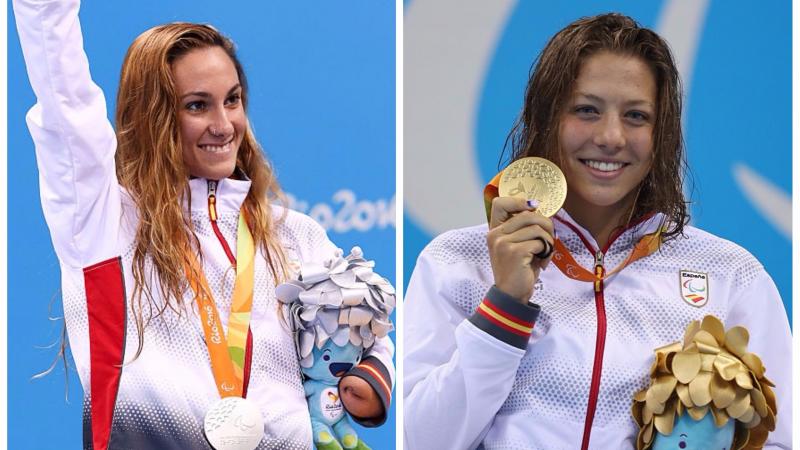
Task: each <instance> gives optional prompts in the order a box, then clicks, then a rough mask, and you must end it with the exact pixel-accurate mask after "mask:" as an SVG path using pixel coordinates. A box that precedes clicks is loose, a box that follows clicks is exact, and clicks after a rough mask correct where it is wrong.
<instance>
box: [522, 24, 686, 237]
mask: <svg viewBox="0 0 800 450" xmlns="http://www.w3.org/2000/svg"><path fill="white" fill-rule="evenodd" d="M601 51H609V52H612V53H617V54H621V55H627V56H635V57H638V58H640V59H641V60H642V61H644V62H645V63H646V64H648V66H649V67H650V68H651V69H652V71H653V74H654V75H655V79H656V86H657V89H658V93H657V98H656V117H655V128H654V130H653V142H654V146H653V163H652V167H651V169H650V172H649V173H648V174H647V176H646V177H645V179H644V180H643V181H642V184H641V186H640V191H639V195H638V198H637V201H636V204H635V205H634V206H633V208H634V209H633V211H631V214H630V215H629V217H630V219H629V222H631V223H633V222H636V221H637V220H638V219H640V218H642V217H644V216H645V215H647V214H648V213H651V212H662V213H664V214H665V215H666V216H667V219H668V222H669V224H668V230H667V231H666V232H665V233H664V234H663V236H664V237H665V238H670V237H674V236H676V235H678V234H680V233H682V232H683V226H684V225H685V224H686V223H687V222H688V220H689V215H688V212H687V208H686V205H687V201H686V200H685V198H684V196H683V178H684V174H687V173H688V166H687V164H686V159H685V156H684V143H683V133H682V130H681V96H682V90H681V82H680V78H679V76H678V69H677V67H676V66H675V61H674V60H673V57H672V53H671V52H670V49H669V46H668V45H667V43H666V42H665V41H664V40H663V39H662V38H661V37H660V36H659V35H658V34H656V33H655V32H654V31H652V30H649V29H647V28H643V27H641V26H640V25H639V24H638V23H636V21H634V20H633V19H631V18H630V17H627V16H624V15H621V14H603V15H599V16H595V17H585V18H582V19H579V20H576V21H575V22H572V23H571V24H569V25H567V26H566V27H565V28H564V29H562V30H561V31H559V32H558V33H556V35H555V36H553V37H552V38H551V39H550V41H549V42H548V43H547V45H546V46H545V48H544V50H542V53H541V54H540V55H539V57H538V58H537V60H536V61H535V62H534V67H533V68H532V70H531V74H530V77H529V79H528V85H527V88H526V90H525V105H524V106H523V109H522V112H521V114H520V116H519V117H518V118H517V120H516V123H515V124H514V127H513V128H512V130H511V132H510V133H509V135H508V138H507V140H506V146H508V145H509V144H510V146H511V159H512V161H515V160H517V159H519V158H522V157H526V156H539V157H544V158H547V159H549V160H550V161H553V162H554V163H556V164H559V162H560V143H559V136H558V135H559V133H558V129H559V122H560V119H561V117H562V114H563V108H564V105H565V104H566V103H567V100H568V99H569V98H570V96H571V95H572V91H573V88H574V85H575V80H576V79H577V77H578V73H579V71H580V69H581V64H582V63H583V61H584V60H585V59H586V58H587V57H589V56H591V55H593V54H596V53H598V52H601Z"/></svg>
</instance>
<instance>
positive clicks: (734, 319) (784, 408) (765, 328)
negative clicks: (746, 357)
mask: <svg viewBox="0 0 800 450" xmlns="http://www.w3.org/2000/svg"><path fill="white" fill-rule="evenodd" d="M737 325H741V326H743V327H745V328H747V331H748V332H749V334H750V342H749V345H748V351H750V352H753V353H755V354H756V355H758V356H759V357H760V358H761V360H762V362H763V363H764V367H765V368H766V372H765V373H764V375H765V376H766V377H767V378H769V379H770V380H771V381H772V382H773V383H775V398H776V402H777V406H778V411H777V414H776V417H775V419H776V426H775V431H773V432H771V433H770V434H769V437H768V439H767V442H766V444H765V445H764V449H765V450H766V449H790V448H792V335H791V331H790V330H789V322H788V318H787V315H786V310H785V309H784V307H783V302H782V301H781V297H780V294H779V293H778V289H777V288H776V287H775V283H773V281H772V278H770V276H769V275H768V274H767V273H766V272H765V271H764V270H763V269H762V270H761V271H760V273H759V274H758V275H757V276H756V278H755V279H754V280H753V281H752V282H751V283H750V284H749V285H748V286H746V287H745V288H744V289H742V290H741V291H740V292H739V295H738V296H737V297H736V298H735V299H734V301H733V302H732V307H731V310H730V311H729V312H728V323H726V324H725V327H726V329H727V328H730V327H734V326H737Z"/></svg>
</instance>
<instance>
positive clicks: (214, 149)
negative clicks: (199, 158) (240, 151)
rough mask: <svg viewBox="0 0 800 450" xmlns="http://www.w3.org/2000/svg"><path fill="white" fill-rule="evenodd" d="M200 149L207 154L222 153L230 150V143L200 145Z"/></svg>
mask: <svg viewBox="0 0 800 450" xmlns="http://www.w3.org/2000/svg"><path fill="white" fill-rule="evenodd" d="M200 148H202V149H203V150H205V151H207V152H209V153H223V152H227V151H228V150H230V148H231V143H230V142H228V143H227V144H225V145H201V146H200Z"/></svg>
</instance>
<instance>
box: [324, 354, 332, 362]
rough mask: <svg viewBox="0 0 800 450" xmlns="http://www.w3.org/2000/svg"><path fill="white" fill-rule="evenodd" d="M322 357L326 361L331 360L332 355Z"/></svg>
mask: <svg viewBox="0 0 800 450" xmlns="http://www.w3.org/2000/svg"><path fill="white" fill-rule="evenodd" d="M322 359H324V360H325V361H330V360H331V355H328V354H325V355H322Z"/></svg>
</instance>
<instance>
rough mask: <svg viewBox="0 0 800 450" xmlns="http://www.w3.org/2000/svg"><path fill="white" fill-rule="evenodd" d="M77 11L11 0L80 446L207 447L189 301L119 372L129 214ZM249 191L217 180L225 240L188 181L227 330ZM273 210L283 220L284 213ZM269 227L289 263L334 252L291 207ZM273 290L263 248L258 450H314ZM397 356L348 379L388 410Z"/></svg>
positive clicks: (257, 313) (252, 385) (209, 381)
mask: <svg viewBox="0 0 800 450" xmlns="http://www.w3.org/2000/svg"><path fill="white" fill-rule="evenodd" d="M78 9H79V2H78V1H77V0H71V1H70V0H53V1H32V0H31V1H28V0H15V1H14V13H15V16H16V21H17V27H18V31H19V35H20V42H21V44H22V48H23V53H24V56H25V61H26V65H27V70H28V76H29V78H30V82H31V85H32V87H33V89H34V91H35V93H36V97H37V104H36V105H35V106H34V107H33V108H32V109H31V110H30V112H29V113H28V116H27V122H28V126H29V128H30V132H31V134H32V136H33V139H34V141H35V144H36V157H37V162H38V166H39V175H40V186H41V198H42V205H43V209H44V213H45V218H46V220H47V223H48V226H49V228H50V233H51V236H52V240H53V245H54V246H55V250H56V254H57V255H58V258H59V261H60V266H61V275H62V285H63V303H64V317H65V320H66V325H67V331H68V336H69V342H70V347H71V349H72V354H73V357H74V360H75V365H76V368H77V371H78V374H79V377H80V380H81V383H82V385H83V389H84V392H85V397H84V412H85V413H84V447H85V448H96V449H97V448H115V449H145V448H148V449H149V448H152V449H156V448H157V449H208V448H210V447H209V446H208V444H207V443H206V441H205V438H204V437H203V435H202V421H203V416H204V414H205V413H206V411H207V410H208V408H209V407H210V406H211V405H212V404H213V403H214V402H215V401H216V400H218V399H219V394H218V392H217V390H216V388H215V382H214V378H213V374H212V372H211V368H210V361H209V356H208V350H207V347H206V346H205V344H204V335H203V330H202V327H201V323H200V319H199V315H198V314H197V311H196V306H195V305H194V303H193V296H192V295H191V293H189V294H187V296H186V298H184V301H185V302H186V304H188V305H192V306H190V311H188V313H186V312H185V313H183V314H182V315H178V314H177V313H175V312H174V311H172V310H170V309H167V310H166V311H165V312H164V314H163V315H162V316H161V317H159V318H157V319H154V320H153V321H151V322H150V324H149V325H148V326H147V328H146V329H145V333H144V349H143V351H142V353H141V355H140V356H139V358H138V359H136V360H135V361H134V362H130V363H128V364H125V365H123V366H122V367H120V363H123V362H128V361H130V360H131V359H132V357H133V355H134V353H135V350H136V348H137V344H138V339H137V337H138V334H137V331H136V329H135V326H134V321H133V312H132V310H131V306H130V305H131V303H130V301H131V294H132V292H133V286H134V283H133V277H132V273H131V261H132V253H133V238H134V234H135V230H136V225H137V209H136V207H135V205H134V203H133V202H132V200H131V198H130V197H129V196H128V194H127V193H126V192H125V190H124V189H122V188H121V187H120V186H119V184H118V182H117V178H116V174H115V168H114V152H115V149H116V139H115V135H114V130H113V129H112V127H111V124H110V123H109V122H108V120H107V116H106V105H105V99H104V97H103V93H102V92H101V91H100V89H99V88H98V87H97V86H96V85H95V84H94V83H93V82H92V80H91V78H90V74H89V65H88V61H87V58H86V55H85V54H84V52H83V48H82V47H83V46H82V36H81V29H80V24H79V22H78ZM249 187H250V182H249V181H237V180H233V179H225V180H221V181H220V183H219V186H218V188H217V193H216V197H217V201H216V205H217V211H218V216H219V218H218V220H217V226H218V228H219V230H220V232H221V235H222V238H218V237H217V235H216V234H215V232H214V230H213V227H212V224H211V219H210V216H209V210H208V205H209V201H208V181H207V180H204V179H193V180H191V181H190V189H191V191H192V192H191V199H192V200H191V202H192V203H191V207H190V208H189V205H185V211H186V214H189V215H191V220H192V223H193V224H194V227H195V230H196V234H197V237H198V239H199V241H200V246H201V251H202V256H203V258H202V262H203V270H204V272H205V275H206V278H207V279H208V282H209V285H210V287H211V290H212V291H213V294H214V298H215V299H216V303H217V308H218V310H219V314H220V318H221V321H222V325H223V328H224V329H225V330H226V331H227V320H228V314H229V312H230V300H231V293H232V291H233V285H234V280H235V270H233V269H232V268H231V264H230V262H229V260H228V258H227V256H226V254H225V252H224V250H223V246H222V244H221V242H220V241H221V240H222V239H224V240H225V241H227V243H228V244H229V247H230V248H231V249H232V251H233V252H235V251H236V229H237V223H238V215H239V208H240V206H241V204H242V202H243V201H244V198H245V196H246V195H247V192H248V190H249ZM274 209H275V210H276V211H274V214H275V215H276V216H281V215H282V213H283V210H281V209H280V208H277V207H276V208H274ZM277 227H278V228H277V233H278V236H279V237H280V239H281V240H282V243H283V246H284V248H285V250H286V252H287V256H288V259H289V260H290V261H292V262H295V263H299V264H303V263H304V262H307V261H316V262H321V261H323V260H324V259H326V258H329V257H331V256H332V253H333V251H334V250H335V246H334V245H333V244H332V243H331V242H330V241H329V240H328V238H327V237H326V235H325V232H324V230H323V229H322V228H321V227H320V226H319V225H317V224H316V223H315V222H314V221H313V220H311V219H310V218H308V217H306V216H304V215H301V214H299V213H296V212H292V211H288V212H286V217H285V220H283V221H282V222H279V225H277ZM274 288H275V287H274V284H273V281H272V277H271V274H270V271H269V269H268V267H267V264H266V262H265V259H264V257H263V255H261V253H260V252H259V254H258V255H257V257H256V268H255V285H254V299H253V309H252V319H251V323H250V327H251V332H252V337H253V345H252V346H251V351H250V352H249V353H250V374H251V375H250V380H249V387H248V393H247V397H248V398H249V399H251V400H253V401H255V402H256V404H257V406H258V407H259V408H260V409H261V413H262V415H263V418H264V423H265V435H264V438H263V439H262V441H261V444H260V445H259V448H260V449H265V448H274V449H287V450H299V449H308V448H310V447H312V445H313V444H312V439H311V422H310V418H309V413H308V407H307V404H306V398H305V395H304V392H303V386H302V384H301V377H300V371H299V367H298V362H297V355H296V353H295V348H294V344H293V340H292V337H291V335H290V333H289V332H287V331H286V328H285V327H283V326H282V324H281V323H280V322H279V318H278V305H277V303H276V299H275V292H274V291H275V289H274ZM154 294H157V292H154ZM155 300H156V302H157V303H158V304H163V301H164V300H163V299H162V298H156V299H155ZM144 303H145V304H147V302H146V300H145V301H144ZM146 308H147V307H146V306H145V309H146ZM146 311H147V309H146ZM145 316H147V312H145ZM392 354H393V346H392V343H391V341H390V340H389V339H388V338H386V339H382V340H379V342H376V344H375V346H374V347H373V348H372V349H371V350H370V353H369V355H368V357H367V358H365V359H364V362H363V363H362V364H369V365H371V366H372V367H371V369H374V371H372V370H370V371H367V370H364V369H363V368H361V367H357V368H354V369H353V371H352V372H351V373H352V374H354V375H358V376H361V377H362V378H364V379H365V380H366V381H367V382H369V383H370V384H371V385H372V386H373V387H374V388H375V389H376V392H378V394H379V396H380V397H381V399H382V400H383V401H384V402H385V403H384V404H385V406H387V407H388V402H389V400H390V397H391V386H392V383H393V376H394V375H393V369H392V359H391V358H392ZM372 373H376V374H379V376H378V377H373V376H372ZM387 386H388V389H389V392H386V388H387Z"/></svg>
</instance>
